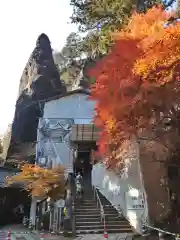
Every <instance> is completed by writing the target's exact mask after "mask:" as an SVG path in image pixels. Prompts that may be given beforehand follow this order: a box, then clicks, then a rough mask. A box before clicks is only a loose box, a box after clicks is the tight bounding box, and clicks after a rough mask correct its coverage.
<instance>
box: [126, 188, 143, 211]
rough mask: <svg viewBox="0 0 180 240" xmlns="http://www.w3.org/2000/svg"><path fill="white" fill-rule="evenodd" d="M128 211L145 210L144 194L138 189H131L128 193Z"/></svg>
mask: <svg viewBox="0 0 180 240" xmlns="http://www.w3.org/2000/svg"><path fill="white" fill-rule="evenodd" d="M126 204H127V209H128V210H143V209H144V208H145V206H144V204H145V199H144V194H143V193H142V192H140V190H138V189H131V190H129V191H128V192H127V193H126Z"/></svg>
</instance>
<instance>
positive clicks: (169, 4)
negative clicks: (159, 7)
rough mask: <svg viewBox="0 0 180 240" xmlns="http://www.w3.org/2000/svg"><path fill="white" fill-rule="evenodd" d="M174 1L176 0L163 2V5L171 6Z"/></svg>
mask: <svg viewBox="0 0 180 240" xmlns="http://www.w3.org/2000/svg"><path fill="white" fill-rule="evenodd" d="M175 1H176V0H170V1H169V2H168V3H167V4H166V3H164V7H165V8H168V7H171V5H172V4H173V3H174V2H175Z"/></svg>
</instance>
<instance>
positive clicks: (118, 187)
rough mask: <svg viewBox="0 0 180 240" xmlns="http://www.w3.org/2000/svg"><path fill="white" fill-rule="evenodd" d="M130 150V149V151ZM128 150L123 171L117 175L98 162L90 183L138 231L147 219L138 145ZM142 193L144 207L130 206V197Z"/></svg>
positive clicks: (94, 167)
mask: <svg viewBox="0 0 180 240" xmlns="http://www.w3.org/2000/svg"><path fill="white" fill-rule="evenodd" d="M131 150H132V151H131ZM131 150H128V151H127V152H126V156H125V159H124V160H125V162H126V164H127V166H126V168H125V171H124V173H122V175H119V176H117V175H116V174H115V173H114V172H113V171H109V170H106V169H105V167H104V165H103V164H101V163H98V164H96V165H94V166H93V170H92V184H93V185H94V186H96V187H97V188H98V189H99V190H100V192H101V193H102V194H103V195H104V196H105V197H106V198H107V199H108V200H109V201H110V202H111V204H112V205H114V207H115V208H116V209H117V210H118V211H120V209H121V210H122V212H123V215H124V216H126V218H127V219H128V220H129V222H130V223H131V225H132V226H133V227H134V229H136V231H137V232H140V229H141V225H142V222H144V221H147V220H148V210H147V209H148V208H147V201H146V194H145V190H144V187H143V183H142V179H141V174H140V166H139V161H138V146H137V144H135V146H134V147H133V149H131ZM139 193H142V194H143V195H144V203H145V204H144V208H141V207H140V208H139V207H138V209H134V208H132V202H131V199H132V197H133V196H137V197H138V194H139Z"/></svg>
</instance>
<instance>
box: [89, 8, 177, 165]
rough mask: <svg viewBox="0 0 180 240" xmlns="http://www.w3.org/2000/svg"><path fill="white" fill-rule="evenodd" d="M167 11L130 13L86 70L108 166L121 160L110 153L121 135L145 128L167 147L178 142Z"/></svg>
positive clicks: (173, 48)
mask: <svg viewBox="0 0 180 240" xmlns="http://www.w3.org/2000/svg"><path fill="white" fill-rule="evenodd" d="M173 14H174V13H173V12H166V11H165V10H164V9H163V7H161V6H159V7H153V8H152V9H150V10H148V11H147V12H146V13H141V14H139V13H136V12H135V13H134V14H133V15H132V17H131V19H130V21H129V23H128V25H127V26H125V27H124V28H123V29H121V30H120V31H116V33H113V37H114V39H115V45H114V46H113V48H112V49H111V51H110V53H109V54H108V55H107V56H105V57H104V58H103V59H102V60H100V61H99V62H98V63H97V64H96V67H95V68H94V69H92V70H91V71H90V75H91V77H94V78H95V79H96V83H95V84H94V85H93V86H92V97H91V99H93V100H96V102H97V103H96V117H95V124H96V125H97V126H98V127H99V128H100V129H101V137H100V140H99V151H100V153H101V154H103V155H106V158H105V159H106V160H105V163H106V164H107V166H108V167H117V166H118V165H121V162H120V160H119V158H117V157H116V155H117V151H118V149H120V147H121V145H122V143H124V141H125V140H127V139H131V138H132V137H133V136H135V137H136V138H138V139H140V138H141V135H142V133H143V134H144V133H145V132H146V133H147V134H145V135H146V136H145V137H147V136H148V137H150V139H151V140H152V141H159V143H161V144H162V145H163V146H165V148H166V149H168V151H173V150H174V149H175V148H177V147H178V146H179V143H180V138H179V133H180V127H179V125H180V122H179V119H180V98H179V94H180V44H179V39H180V23H179V22H174V23H173V24H170V25H168V26H167V25H166V23H167V22H168V19H169V18H170V17H172V16H173Z"/></svg>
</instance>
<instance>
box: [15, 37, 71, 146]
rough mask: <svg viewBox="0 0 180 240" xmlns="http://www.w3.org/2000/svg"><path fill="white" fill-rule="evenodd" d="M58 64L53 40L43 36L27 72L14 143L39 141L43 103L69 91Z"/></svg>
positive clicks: (20, 91)
mask: <svg viewBox="0 0 180 240" xmlns="http://www.w3.org/2000/svg"><path fill="white" fill-rule="evenodd" d="M65 91H66V89H65V87H64V86H63V85H62V83H61V81H60V76H59V72H58V70H57V68H56V65H55V64H54V60H53V56H52V49H51V44H50V41H49V38H48V37H47V36H46V35H45V34H41V35H40V36H39V37H38V39H37V42H36V47H35V49H34V51H33V52H32V54H31V56H30V58H29V61H28V63H27V64H26V67H25V69H24V71H23V74H22V77H21V80H20V85H19V96H18V99H17V102H16V110H15V116H14V121H13V124H12V138H11V144H12V142H14V143H17V142H33V141H36V131H37V124H38V118H39V117H41V116H42V113H43V112H42V109H43V104H44V102H43V100H44V99H47V98H51V97H53V96H55V95H59V94H61V93H63V92H65Z"/></svg>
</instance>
